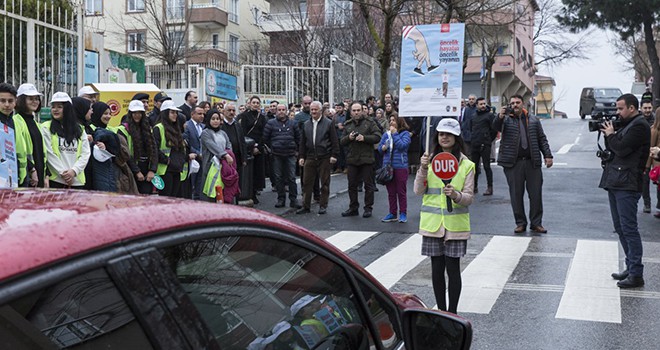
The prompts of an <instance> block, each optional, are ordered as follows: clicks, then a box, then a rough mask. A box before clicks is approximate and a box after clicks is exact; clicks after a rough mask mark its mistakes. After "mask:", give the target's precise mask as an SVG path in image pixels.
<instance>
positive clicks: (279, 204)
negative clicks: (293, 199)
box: [275, 200, 284, 208]
mask: <svg viewBox="0 0 660 350" xmlns="http://www.w3.org/2000/svg"><path fill="white" fill-rule="evenodd" d="M282 207H284V201H283V200H278V201H277V203H275V208H282Z"/></svg>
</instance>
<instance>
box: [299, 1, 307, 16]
mask: <svg viewBox="0 0 660 350" xmlns="http://www.w3.org/2000/svg"><path fill="white" fill-rule="evenodd" d="M298 9H299V10H300V17H301V18H307V0H301V1H300V4H299V5H298Z"/></svg>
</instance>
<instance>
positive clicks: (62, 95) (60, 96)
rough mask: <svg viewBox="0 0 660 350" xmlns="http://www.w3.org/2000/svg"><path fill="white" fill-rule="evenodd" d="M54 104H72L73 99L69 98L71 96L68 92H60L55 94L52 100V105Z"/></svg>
mask: <svg viewBox="0 0 660 350" xmlns="http://www.w3.org/2000/svg"><path fill="white" fill-rule="evenodd" d="M53 102H69V103H72V102H71V97H69V94H67V93H66V92H61V91H58V92H56V93H54V94H53V98H52V99H51V100H50V104H53Z"/></svg>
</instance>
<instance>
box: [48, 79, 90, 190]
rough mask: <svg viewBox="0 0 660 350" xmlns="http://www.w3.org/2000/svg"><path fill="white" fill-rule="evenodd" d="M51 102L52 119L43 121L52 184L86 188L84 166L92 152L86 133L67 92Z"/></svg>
mask: <svg viewBox="0 0 660 350" xmlns="http://www.w3.org/2000/svg"><path fill="white" fill-rule="evenodd" d="M50 105H51V116H52V119H51V120H49V121H47V122H45V123H43V124H42V125H41V133H42V134H43V136H44V142H45V144H46V150H47V152H48V157H47V163H48V170H49V171H50V174H51V175H50V187H52V188H78V189H83V188H84V186H85V172H84V170H85V166H86V165H87V161H88V160H89V156H90V149H89V141H88V140H87V133H86V132H85V128H84V127H83V126H81V125H80V124H78V121H77V120H76V116H75V113H74V111H73V105H72V103H71V98H70V97H69V95H68V94H67V93H65V92H56V93H55V94H53V98H52V100H51V102H50Z"/></svg>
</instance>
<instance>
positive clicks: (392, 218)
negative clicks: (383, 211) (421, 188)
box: [380, 213, 398, 222]
mask: <svg viewBox="0 0 660 350" xmlns="http://www.w3.org/2000/svg"><path fill="white" fill-rule="evenodd" d="M397 220H398V218H397V217H396V215H394V214H391V213H390V214H387V215H386V216H385V217H384V218H383V219H382V220H380V221H382V222H396V221H397Z"/></svg>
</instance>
